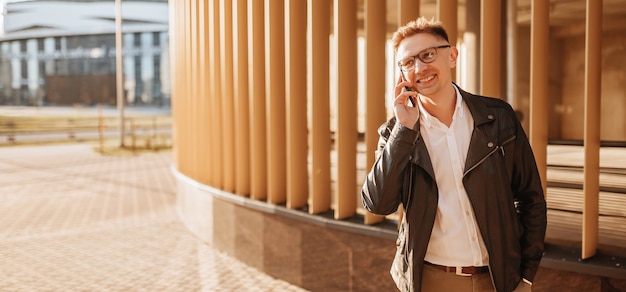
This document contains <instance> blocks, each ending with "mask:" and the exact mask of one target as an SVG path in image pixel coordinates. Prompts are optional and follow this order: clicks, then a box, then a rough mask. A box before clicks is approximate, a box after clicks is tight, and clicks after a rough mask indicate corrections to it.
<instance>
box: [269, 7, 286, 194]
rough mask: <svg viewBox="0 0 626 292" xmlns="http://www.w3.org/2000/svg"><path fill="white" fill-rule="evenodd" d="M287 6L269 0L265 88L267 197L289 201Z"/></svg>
mask: <svg viewBox="0 0 626 292" xmlns="http://www.w3.org/2000/svg"><path fill="white" fill-rule="evenodd" d="M284 12H285V7H284V0H265V41H266V43H265V61H266V63H265V74H266V75H265V84H266V87H265V92H266V95H267V100H266V103H267V108H266V112H267V160H268V165H267V166H268V168H267V174H268V176H267V194H268V198H267V201H268V203H270V204H280V203H283V202H285V200H286V197H287V185H286V183H285V176H286V168H287V167H286V161H285V159H286V158H287V157H286V155H285V151H286V148H287V147H286V145H285V144H286V139H285V135H286V127H285V122H286V115H285V14H284Z"/></svg>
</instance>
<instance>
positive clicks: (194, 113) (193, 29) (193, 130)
mask: <svg viewBox="0 0 626 292" xmlns="http://www.w3.org/2000/svg"><path fill="white" fill-rule="evenodd" d="M187 5H188V6H189V8H190V10H189V14H188V15H187V23H188V24H189V28H190V31H189V32H188V36H189V42H188V44H189V47H190V50H189V51H190V53H189V57H188V61H189V63H188V64H189V69H190V71H189V72H190V73H189V76H188V78H187V80H188V84H189V87H188V88H189V89H188V90H189V95H188V97H187V98H186V100H187V104H188V105H189V111H188V112H187V117H188V118H189V124H190V125H193V126H190V127H189V138H188V139H187V141H186V143H188V144H189V148H191V149H190V151H189V154H190V155H189V165H190V166H191V169H190V173H189V177H191V178H193V179H194V180H197V179H198V175H199V166H200V164H199V163H198V160H199V159H197V158H198V155H199V152H198V150H199V149H200V147H198V133H199V132H200V129H199V127H198V124H199V123H198V121H199V117H200V115H199V114H200V113H199V111H198V102H199V100H198V96H199V94H198V1H197V0H191V1H189V2H188V3H187Z"/></svg>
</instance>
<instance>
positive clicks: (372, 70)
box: [363, 0, 387, 224]
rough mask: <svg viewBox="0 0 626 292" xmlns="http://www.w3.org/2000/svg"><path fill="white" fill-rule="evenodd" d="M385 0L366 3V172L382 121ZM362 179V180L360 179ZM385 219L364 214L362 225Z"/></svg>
mask: <svg viewBox="0 0 626 292" xmlns="http://www.w3.org/2000/svg"><path fill="white" fill-rule="evenodd" d="M386 15H387V12H386V4H385V1H379V0H365V84H364V86H365V102H366V105H365V157H366V159H365V169H366V172H367V171H369V169H371V168H372V165H374V161H375V159H376V157H375V153H374V152H375V151H376V149H377V148H378V131H377V130H378V127H379V126H380V125H381V124H382V123H384V122H385V120H386V117H387V112H386V111H385V61H386V56H385V41H386V39H387V36H386V34H387V32H386V27H387V19H386ZM363 179H365V178H363ZM384 219H385V217H384V216H378V215H374V214H372V213H369V212H368V213H366V214H365V218H364V220H365V224H374V223H378V222H381V221H383V220H384Z"/></svg>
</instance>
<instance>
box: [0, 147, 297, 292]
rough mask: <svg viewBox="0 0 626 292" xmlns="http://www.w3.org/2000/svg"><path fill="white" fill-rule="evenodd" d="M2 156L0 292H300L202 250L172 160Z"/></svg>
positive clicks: (46, 151) (19, 150)
mask: <svg viewBox="0 0 626 292" xmlns="http://www.w3.org/2000/svg"><path fill="white" fill-rule="evenodd" d="M92 147H93V146H91V145H89V144H78V145H54V146H22V147H0V173H1V175H0V291H304V290H302V289H300V288H298V287H295V286H293V285H290V284H288V283H286V282H284V281H280V280H276V279H273V278H271V277H270V276H268V275H265V274H263V273H261V272H259V271H258V270H256V269H253V268H251V267H248V266H246V265H244V264H242V263H241V262H238V261H236V260H234V259H233V258H230V257H228V256H226V255H225V254H222V253H220V252H219V251H217V250H215V249H213V248H211V247H210V246H208V245H206V244H204V243H202V242H200V241H199V240H198V239H197V238H195V237H194V236H192V235H191V233H189V232H188V231H187V230H186V229H185V227H184V226H183V225H182V224H181V223H180V221H179V220H178V217H177V215H176V211H175V203H176V196H175V182H174V179H173V177H172V174H171V173H170V166H171V163H172V158H171V152H169V151H167V152H159V153H146V154H141V155H125V156H102V155H100V154H98V153H96V152H94V151H93V150H92Z"/></svg>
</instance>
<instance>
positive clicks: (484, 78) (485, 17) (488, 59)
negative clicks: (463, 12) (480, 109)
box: [480, 0, 502, 98]
mask: <svg viewBox="0 0 626 292" xmlns="http://www.w3.org/2000/svg"><path fill="white" fill-rule="evenodd" d="M501 1H502V0H482V3H481V16H480V20H481V22H480V35H481V41H480V48H481V49H480V52H481V54H480V63H481V64H480V93H481V94H483V95H487V96H491V97H498V98H500V97H501V96H502V92H501V89H500V88H501V85H500V83H501V82H502V81H501V80H502V78H501V76H502V72H501V69H500V68H501V64H502V49H501V48H502V47H501V36H500V34H501V32H502V29H501V27H502V26H501V24H500V20H501V18H502V16H501V14H502V9H501V8H502V3H501Z"/></svg>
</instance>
